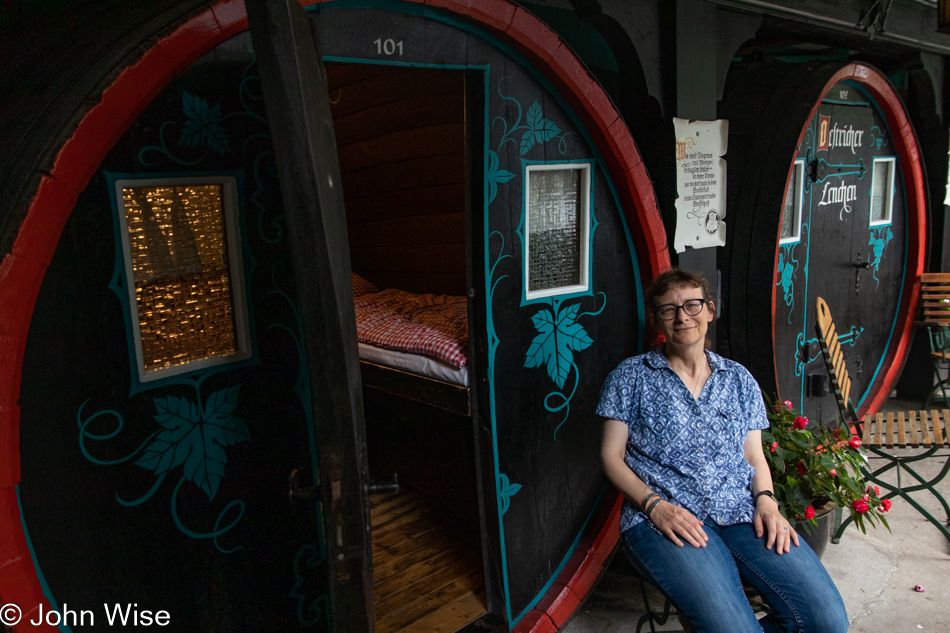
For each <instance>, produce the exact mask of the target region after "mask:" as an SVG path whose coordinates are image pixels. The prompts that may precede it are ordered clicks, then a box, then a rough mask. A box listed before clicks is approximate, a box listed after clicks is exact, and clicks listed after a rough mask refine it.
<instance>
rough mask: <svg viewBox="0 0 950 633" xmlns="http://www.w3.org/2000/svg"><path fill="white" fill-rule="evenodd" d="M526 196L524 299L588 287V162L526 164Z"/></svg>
mask: <svg viewBox="0 0 950 633" xmlns="http://www.w3.org/2000/svg"><path fill="white" fill-rule="evenodd" d="M525 197H526V205H527V209H526V213H525V227H524V232H525V251H526V260H527V261H526V262H525V283H526V286H525V288H526V292H525V296H526V298H528V299H535V298H538V297H549V296H553V295H559V294H567V293H571V292H581V291H585V290H587V287H588V265H589V257H590V256H589V252H588V251H589V249H588V242H589V238H588V236H589V233H590V165H588V164H552V165H528V166H527V167H526V175H525Z"/></svg>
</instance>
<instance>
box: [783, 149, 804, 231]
mask: <svg viewBox="0 0 950 633" xmlns="http://www.w3.org/2000/svg"><path fill="white" fill-rule="evenodd" d="M804 182H805V161H802V160H796V161H795V164H794V165H793V166H792V173H791V174H790V175H789V177H788V189H787V190H786V191H785V208H784V209H783V210H782V232H781V234H780V235H779V244H791V243H792V242H797V241H799V240H800V239H801V234H802V187H803V185H804Z"/></svg>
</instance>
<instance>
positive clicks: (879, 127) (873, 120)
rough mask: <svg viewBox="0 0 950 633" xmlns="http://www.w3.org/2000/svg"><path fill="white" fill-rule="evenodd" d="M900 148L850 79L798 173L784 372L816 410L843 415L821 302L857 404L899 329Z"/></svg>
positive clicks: (833, 97) (781, 323)
mask: <svg viewBox="0 0 950 633" xmlns="http://www.w3.org/2000/svg"><path fill="white" fill-rule="evenodd" d="M893 152H894V147H893V142H892V138H891V136H890V134H889V130H888V126H887V122H886V120H885V118H884V116H883V115H882V114H881V112H880V110H879V109H878V106H877V104H876V103H875V101H874V100H873V99H872V98H871V97H870V96H869V95H868V94H867V93H866V92H864V91H863V90H862V89H861V88H860V87H859V86H858V85H854V84H851V83H850V82H847V81H846V82H841V83H838V84H836V85H835V86H834V87H833V88H832V89H831V90H830V91H829V92H827V93H826V94H825V95H824V98H823V99H822V101H821V102H820V104H819V105H818V108H817V111H816V113H815V114H814V116H813V118H812V119H811V120H810V121H809V122H808V123H807V126H806V128H805V130H804V132H803V134H802V136H801V142H800V144H799V147H798V152H797V156H795V159H794V162H793V163H792V166H791V168H790V170H789V178H788V181H787V183H786V192H787V193H786V196H785V207H784V210H783V216H782V222H781V229H780V236H779V249H778V251H779V252H778V254H777V268H776V274H775V286H776V288H775V290H776V293H775V294H776V297H775V298H776V301H775V316H774V337H775V346H776V377H777V381H778V388H779V394H780V395H781V396H782V397H783V398H786V399H791V400H793V401H795V402H796V403H798V402H803V403H804V402H806V401H807V405H806V409H807V411H806V412H808V413H810V414H811V415H813V416H819V417H821V418H828V417H830V416H831V415H833V412H834V411H835V405H834V402H833V400H832V399H831V396H830V395H828V393H827V383H825V382H824V381H825V380H826V378H825V370H824V367H823V365H822V363H821V362H820V349H819V346H818V339H817V338H816V336H815V329H814V310H813V309H809V307H810V306H813V305H814V302H815V298H816V297H819V296H820V297H823V298H824V299H825V300H826V301H827V302H828V304H829V306H830V307H831V311H832V313H833V314H834V315H835V321H836V323H837V324H838V330H839V331H838V334H839V337H840V340H841V342H842V346H843V350H844V354H845V358H846V360H847V363H848V366H849V367H850V368H852V378H853V380H854V387H853V388H852V394H855V395H854V396H852V399H853V400H854V402H855V405H857V406H860V404H861V401H862V400H863V398H864V396H865V394H867V393H868V390H869V388H870V387H871V386H872V384H874V381H875V379H876V377H877V376H878V374H879V373H880V371H881V368H882V359H883V358H884V353H885V350H886V349H887V346H888V344H889V341H890V338H891V336H892V332H893V329H894V327H895V320H896V318H897V314H898V307H899V303H900V300H901V293H902V286H903V283H904V264H905V234H906V222H905V200H904V190H903V183H902V182H901V178H900V174H899V170H898V169H896V165H897V161H896V157H895V156H894V154H893ZM799 196H800V205H799V202H798V197H799ZM796 216H797V217H796ZM796 226H797V227H800V228H799V231H800V232H799V236H800V238H799V239H796V238H797V237H799V236H796V235H795V229H796ZM783 352H784V353H783Z"/></svg>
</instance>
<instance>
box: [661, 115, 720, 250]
mask: <svg viewBox="0 0 950 633" xmlns="http://www.w3.org/2000/svg"><path fill="white" fill-rule="evenodd" d="M673 129H674V132H675V134H676V190H677V193H678V194H679V195H678V197H677V198H676V236H675V239H674V240H673V248H675V249H676V252H677V253H682V252H683V251H685V250H686V247H687V246H689V247H692V248H706V247H709V246H725V244H726V224H725V222H723V220H724V218H725V217H726V161H725V160H723V159H722V156H723V155H724V154H725V153H726V150H727V149H728V147H729V122H728V121H724V120H722V119H720V120H717V121H688V120H686V119H677V118H674V119H673Z"/></svg>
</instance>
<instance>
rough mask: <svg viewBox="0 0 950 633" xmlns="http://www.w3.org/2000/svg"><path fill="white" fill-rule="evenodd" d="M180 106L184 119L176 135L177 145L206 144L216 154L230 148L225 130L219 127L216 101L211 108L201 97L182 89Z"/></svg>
mask: <svg viewBox="0 0 950 633" xmlns="http://www.w3.org/2000/svg"><path fill="white" fill-rule="evenodd" d="M181 107H182V110H183V111H184V113H185V118H186V121H185V125H184V126H183V128H182V131H181V136H179V137H178V145H180V146H181V147H201V146H202V145H207V146H208V147H209V148H211V150H212V151H214V152H217V153H218V154H226V153H227V152H228V150H229V149H230V144H229V143H228V135H227V132H225V131H224V128H223V127H221V119H222V117H221V104H220V103H217V104H215V106H214V107H213V108H212V107H210V106H209V105H208V102H207V101H205V100H204V99H202V98H201V97H196V96H194V95H192V94H190V93H189V92H188V91H187V90H183V91H182V93H181Z"/></svg>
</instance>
